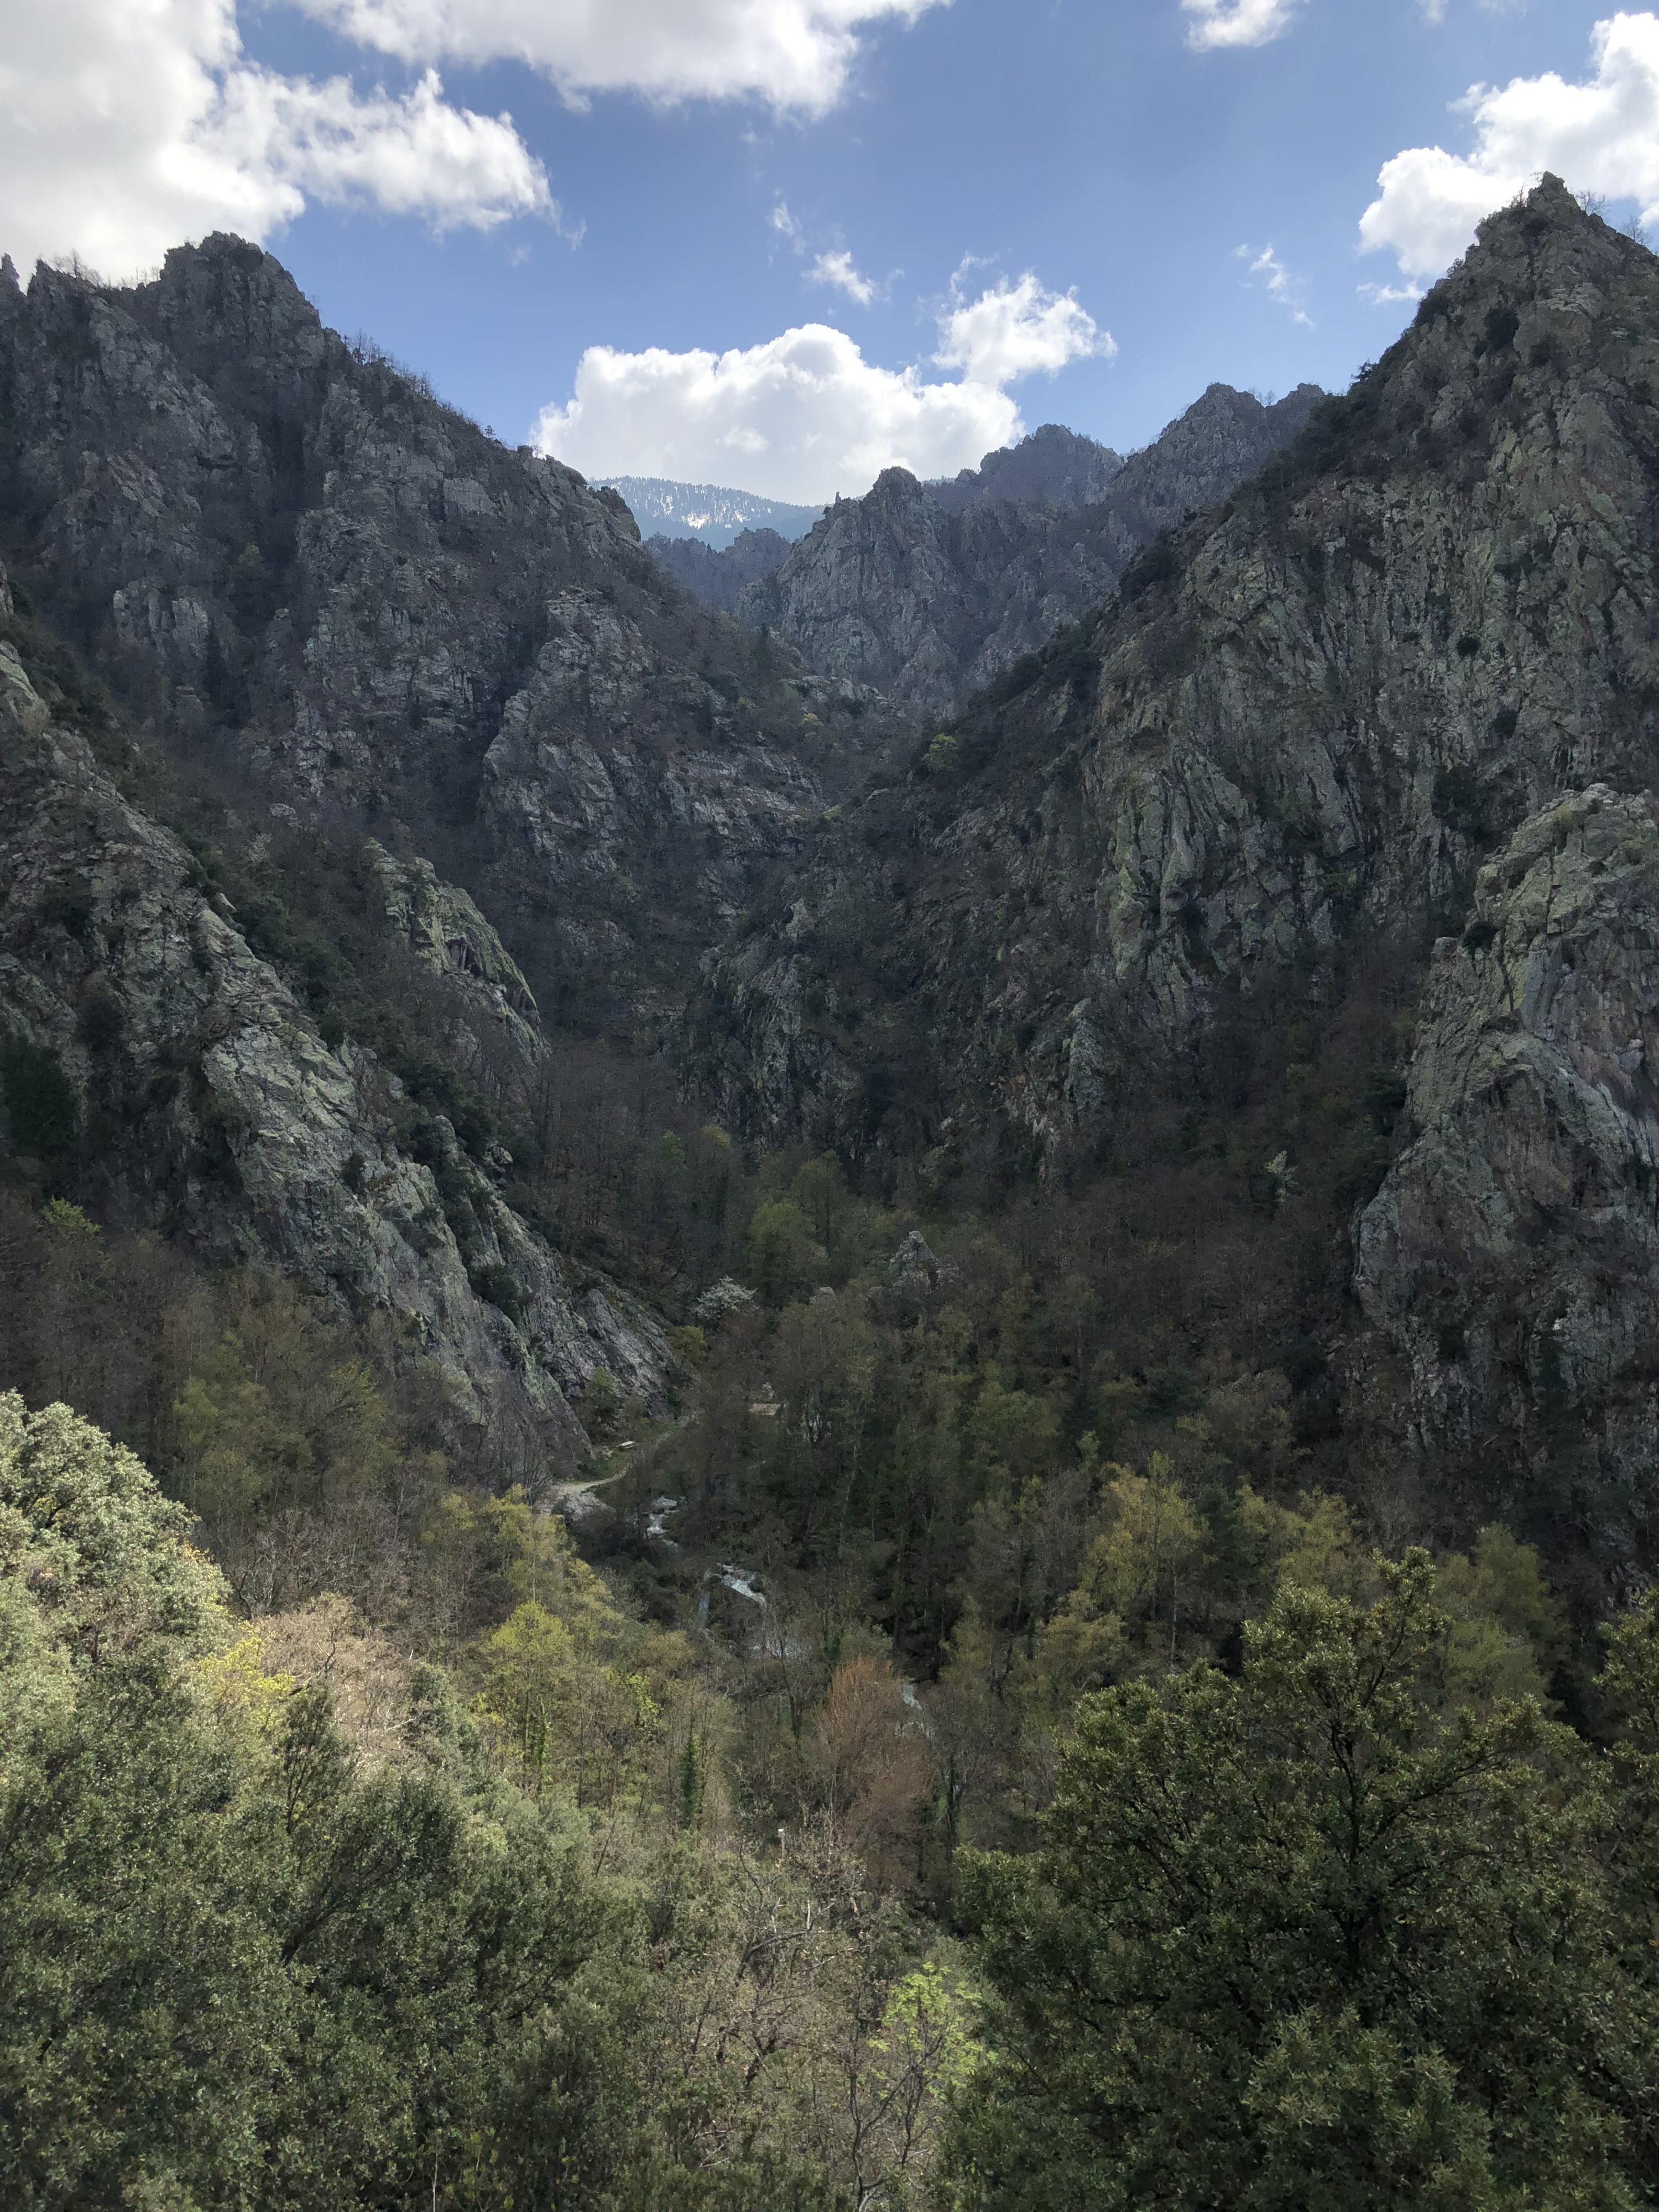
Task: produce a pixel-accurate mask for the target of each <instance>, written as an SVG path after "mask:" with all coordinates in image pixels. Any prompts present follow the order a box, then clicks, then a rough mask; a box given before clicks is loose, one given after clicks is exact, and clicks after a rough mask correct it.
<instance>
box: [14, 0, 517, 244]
mask: <svg viewBox="0 0 1659 2212" xmlns="http://www.w3.org/2000/svg"><path fill="white" fill-rule="evenodd" d="M308 197H314V198H317V199H319V200H324V201H329V202H335V203H341V202H354V201H356V202H364V201H366V202H368V203H369V204H373V205H374V206H377V207H380V208H383V209H385V210H387V211H388V212H390V213H393V214H398V215H415V216H421V217H422V218H423V219H424V220H425V221H427V222H429V223H431V224H432V225H433V226H434V227H435V228H439V229H443V228H450V227H453V226H455V225H458V224H459V225H469V226H471V227H472V228H479V229H489V228H492V227H493V226H495V224H497V223H500V222H506V221H507V220H509V219H510V218H511V217H513V216H520V215H540V216H551V217H553V218H554V219H556V218H557V213H558V210H557V208H556V204H555V203H554V201H553V199H552V198H551V197H550V193H549V191H548V185H547V178H546V174H545V173H544V170H543V168H542V167H541V164H540V163H539V162H538V161H536V160H534V158H533V157H532V155H531V154H530V152H529V150H528V149H527V148H526V146H525V144H524V143H523V141H522V140H521V139H520V137H519V136H518V134H517V132H516V131H514V130H513V125H512V121H511V118H509V117H507V116H497V117H489V116H482V115H475V114H473V113H471V111H470V110H467V109H463V108H455V107H452V106H449V104H448V103H447V101H446V100H444V99H443V97H442V87H441V84H440V82H439V81H438V79H437V77H436V76H433V75H431V74H430V73H428V75H427V76H426V77H425V78H424V79H423V80H422V82H420V83H419V84H417V85H416V87H415V88H414V89H413V90H412V91H411V92H409V93H407V94H404V95H403V96H401V97H393V96H392V95H390V94H386V93H385V92H375V93H374V94H370V95H368V97H367V98H365V97H363V96H362V95H360V94H358V93H356V91H355V90H354V89H353V88H352V87H351V86H350V85H349V83H348V82H346V81H345V80H344V79H343V78H334V79H331V80H330V81H329V82H326V83H322V84H318V83H313V82H309V81H308V80H307V79H304V78H296V77H287V76H278V75H276V74H274V73H273V72H271V71H270V70H264V69H260V68H257V67H255V66H253V65H252V64H249V63H248V62H247V61H246V59H245V58H244V57H243V54H242V50H241V45H240V40H239V39H238V37H237V32H236V17H235V9H234V0H54V4H53V5H52V6H51V7H41V8H27V9H25V8H18V9H13V10H12V11H11V13H10V18H9V21H8V24H7V28H6V36H5V42H4V45H3V47H0V210H3V214H0V224H3V235H0V246H3V247H4V248H5V249H6V250H7V251H9V252H10V253H11V254H12V256H13V258H15V260H16V261H18V262H19V263H20V264H21V265H22V266H23V267H24V268H25V269H27V267H28V265H29V264H31V263H33V261H34V260H35V259H36V258H47V259H57V258H63V257H64V256H66V255H69V254H71V253H78V254H80V255H81V256H82V258H83V259H85V260H86V261H87V262H88V263H89V264H91V265H92V266H93V267H94V268H95V269H97V270H100V271H102V272H103V273H104V274H106V275H107V276H112V277H118V276H131V275H132V274H133V273H134V272H135V271H137V270H141V269H143V268H147V267H149V266H153V265H154V264H155V263H156V262H158V261H159V260H160V259H161V256H162V254H163V253H164V252H166V250H167V247H168V246H176V245H177V244H178V243H179V240H180V239H184V238H199V237H201V236H202V235H203V234H204V233H205V232H207V231H210V230H212V229H215V228H225V229H232V230H237V231H240V232H241V233H242V234H243V235H244V236H245V237H249V238H255V239H260V238H264V237H268V236H269V235H270V234H271V233H272V232H273V231H276V230H277V229H280V228H281V227H282V226H283V224H284V223H286V222H291V221H292V220H293V218H294V217H295V216H297V215H298V214H299V213H300V212H301V210H302V208H303V207H304V205H305V204H306V201H307V198H308Z"/></svg>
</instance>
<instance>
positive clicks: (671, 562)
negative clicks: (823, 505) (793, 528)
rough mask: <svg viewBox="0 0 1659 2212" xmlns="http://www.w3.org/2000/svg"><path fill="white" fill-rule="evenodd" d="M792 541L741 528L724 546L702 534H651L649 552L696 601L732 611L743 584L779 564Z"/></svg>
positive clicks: (766, 531)
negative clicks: (707, 540) (705, 540)
mask: <svg viewBox="0 0 1659 2212" xmlns="http://www.w3.org/2000/svg"><path fill="white" fill-rule="evenodd" d="M791 543H792V541H791V540H790V539H789V538H780V537H779V535H778V533H777V532H776V531H775V530H744V531H740V532H738V536H737V537H736V538H733V539H732V543H731V544H729V545H728V546H726V548H725V549H724V550H716V549H715V548H714V546H712V545H707V544H704V543H703V541H702V538H663V537H655V538H647V539H646V541H645V550H646V551H647V553H649V554H650V556H651V557H652V559H653V561H654V562H656V563H657V566H658V567H659V568H663V569H665V570H666V572H667V573H668V574H669V575H671V577H672V578H673V579H674V580H675V582H676V583H677V584H683V585H684V586H685V588H686V590H687V591H688V592H690V594H691V596H692V598H693V599H701V600H702V604H703V605H704V606H706V607H714V608H715V609H717V610H718V611H720V613H721V614H727V615H729V614H734V613H735V612H736V611H737V605H738V599H739V597H740V596H741V594H742V592H744V588H745V587H746V586H748V585H750V584H752V583H755V582H757V581H758V580H759V579H760V578H761V577H763V576H769V575H770V574H772V573H773V571H774V569H776V568H781V567H782V566H783V563H784V562H785V561H786V560H787V558H788V556H789V547H790V544H791Z"/></svg>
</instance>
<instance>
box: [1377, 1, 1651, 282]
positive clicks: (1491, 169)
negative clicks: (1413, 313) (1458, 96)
mask: <svg viewBox="0 0 1659 2212" xmlns="http://www.w3.org/2000/svg"><path fill="white" fill-rule="evenodd" d="M1590 59H1591V64H1592V74H1591V75H1590V76H1589V78H1588V80H1587V81H1586V82H1583V83H1580V84H1570V83H1569V82H1567V81H1566V80H1565V78H1563V77H1560V76H1557V75H1556V74H1555V73H1554V72H1553V70H1552V71H1550V72H1549V73H1548V74H1547V75H1545V76H1535V77H1519V76H1518V77H1515V78H1513V79H1512V80H1511V81H1510V82H1509V83H1508V84H1506V85H1504V86H1501V87H1498V86H1493V85H1483V84H1477V85H1474V86H1472V87H1471V88H1470V89H1469V92H1468V94H1467V95H1466V97H1465V98H1464V99H1462V100H1460V101H1459V102H1458V104H1457V105H1458V109H1459V111H1460V112H1462V113H1464V114H1466V115H1467V116H1468V118H1469V119H1470V121H1471V123H1472V124H1473V125H1474V151H1473V152H1472V153H1469V154H1449V153H1447V152H1446V150H1445V149H1444V148H1443V147H1440V146H1413V147H1411V148H1408V149H1407V151H1406V152H1404V153H1401V154H1396V155H1395V157H1394V159H1393V160H1392V161H1389V162H1386V163H1385V164H1384V166H1383V171H1382V173H1381V175H1380V176H1379V177H1378V179H1377V182H1378V184H1379V185H1380V186H1381V187H1382V190H1381V191H1380V192H1379V194H1378V196H1377V197H1376V199H1375V200H1373V201H1372V203H1371V204H1370V207H1368V208H1367V209H1366V210H1365V212H1364V216H1361V218H1360V223H1359V235H1360V240H1361V243H1362V245H1363V246H1364V247H1365V248H1366V249H1367V250H1368V251H1370V250H1375V249H1376V248H1380V247H1386V248H1388V249H1389V251H1391V252H1393V254H1394V256H1395V259H1396V260H1397V261H1398V263H1399V264H1400V267H1401V272H1402V273H1403V274H1404V275H1405V276H1407V278H1409V279H1425V278H1430V277H1434V276H1439V275H1440V273H1441V272H1442V270H1444V269H1445V268H1446V266H1447V264H1449V263H1450V262H1452V261H1455V259H1456V258H1457V256H1458V255H1459V254H1460V253H1462V252H1463V251H1464V249H1465V248H1466V247H1467V246H1468V244H1469V242H1470V240H1472V239H1473V238H1474V227H1475V225H1476V223H1477V222H1480V218H1481V217H1482V216H1486V215H1490V214H1491V213H1492V210H1493V209H1494V208H1498V207H1502V206H1504V204H1505V203H1506V202H1508V201H1510V200H1512V199H1513V198H1514V197H1516V194H1517V193H1518V192H1522V191H1525V190H1526V189H1527V186H1528V185H1529V184H1530V183H1531V182H1532V181H1533V179H1534V178H1535V177H1537V176H1538V175H1539V174H1540V173H1541V171H1543V170H1545V169H1553V170H1554V171H1555V172H1556V173H1557V174H1558V175H1560V176H1564V177H1565V179H1566V180H1567V182H1568V183H1569V184H1570V185H1572V186H1573V188H1574V189H1575V190H1576V191H1584V192H1599V193H1601V194H1602V195H1603V196H1604V197H1607V198H1608V199H1633V200H1635V201H1636V202H1637V204H1638V207H1639V209H1640V210H1641V215H1642V219H1643V221H1644V222H1651V221H1653V220H1655V219H1656V218H1659V16H1655V15H1651V14H1643V15H1613V16H1609V17H1608V18H1607V19H1606V20H1605V21H1602V22H1600V23H1598V24H1597V25H1596V26H1595V30H1594V31H1593V32H1592V33H1591V37H1590Z"/></svg>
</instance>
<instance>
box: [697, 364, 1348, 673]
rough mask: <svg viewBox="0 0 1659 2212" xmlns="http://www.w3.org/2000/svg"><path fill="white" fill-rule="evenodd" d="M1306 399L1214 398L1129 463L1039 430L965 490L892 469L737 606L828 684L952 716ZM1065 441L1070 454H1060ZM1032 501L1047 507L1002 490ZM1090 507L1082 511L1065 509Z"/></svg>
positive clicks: (1091, 597)
mask: <svg viewBox="0 0 1659 2212" xmlns="http://www.w3.org/2000/svg"><path fill="white" fill-rule="evenodd" d="M1317 397H1318V394H1317V392H1316V391H1315V390H1314V389H1313V387H1312V386H1304V388H1303V389H1302V390H1301V391H1299V392H1293V393H1291V396H1290V397H1289V398H1285V399H1282V400H1280V401H1279V404H1277V406H1275V407H1272V408H1264V407H1263V406H1262V405H1261V404H1260V402H1259V401H1257V400H1255V399H1253V398H1251V397H1250V396H1249V393H1247V392H1234V391H1232V390H1231V389H1230V388H1229V387H1228V386H1225V385H1212V386H1211V387H1210V389H1209V391H1208V392H1206V393H1205V395H1204V397H1203V398H1201V399H1200V400H1198V401H1197V402H1196V403H1195V404H1194V405H1193V406H1192V407H1190V408H1188V410H1187V412H1186V414H1185V415H1183V416H1182V417H1181V419H1180V420H1179V421H1178V422H1173V423H1171V424H1170V428H1168V429H1167V430H1166V431H1165V432H1164V435H1163V436H1162V437H1160V438H1159V439H1158V440H1157V441H1156V442H1155V443H1154V444H1152V445H1151V446H1149V447H1146V449H1145V451H1144V452H1142V453H1137V454H1135V455H1134V456H1133V458H1132V459H1130V460H1128V461H1127V462H1123V463H1121V464H1119V463H1118V459H1117V456H1116V455H1115V454H1111V453H1108V451H1107V449H1106V448H1104V447H1094V448H1093V453H1094V454H1095V456H1097V459H1095V460H1094V461H1093V462H1092V463H1091V465H1088V466H1085V465H1084V463H1083V461H1081V460H1080V459H1079V456H1078V454H1077V453H1076V451H1075V450H1074V449H1075V447H1078V446H1080V445H1090V444H1091V442H1092V441H1084V440H1074V439H1073V438H1072V434H1071V433H1069V432H1066V433H1057V434H1056V435H1055V437H1054V438H1050V437H1049V436H1048V433H1046V432H1040V433H1038V434H1037V437H1036V440H1033V441H1027V444H1028V445H1030V444H1038V445H1040V446H1041V447H1042V450H1041V451H1040V452H1039V453H1036V454H1035V455H1029V454H1027V452H1026V447H1025V446H1021V447H1016V448H1014V449H1013V451H1012V453H1009V454H1007V455H1006V456H1005V455H1000V454H991V455H988V456H987V459H986V463H985V465H984V467H983V469H981V471H979V472H978V477H977V479H976V480H974V481H972V482H971V483H969V482H967V481H965V480H964V478H963V477H958V478H957V481H956V482H955V483H953V484H951V485H945V486H939V485H933V484H923V483H918V482H917V480H916V478H915V477H913V476H911V475H910V474H909V473H908V471H905V470H903V469H888V470H885V471H884V472H883V474H882V475H881V477H879V478H878V481H877V483H876V484H875V487H874V489H872V490H871V491H869V492H867V493H866V495H865V496H864V497H863V498H862V499H858V500H842V501H838V502H837V504H836V506H835V507H832V508H831V509H829V512H828V513H826V514H825V515H824V516H823V519H822V520H820V521H818V522H817V523H815V524H814V525H813V526H812V528H811V530H810V531H809V532H807V534H806V536H805V538H802V539H801V540H800V542H799V544H797V545H796V546H795V547H794V548H793V550H792V551H791V552H790V554H789V555H788V557H787V559H786V560H785V561H783V562H781V564H780V565H779V567H778V568H777V569H776V571H775V574H772V575H771V576H769V577H767V578H764V579H763V580H760V581H758V582H757V583H754V584H752V585H750V586H748V587H747V588H746V589H745V590H744V591H743V592H740V593H739V594H738V599H737V601H736V605H737V611H738V614H739V615H740V616H741V617H743V618H744V620H745V621H747V622H750V623H767V624H769V626H770V627H771V628H772V629H774V630H775V631H776V632H777V634H778V635H781V637H783V638H785V639H787V641H789V642H790V643H791V644H792V645H793V646H795V647H798V648H799V651H800V653H801V654H802V655H803V657H804V658H805V660H806V661H807V662H808V664H809V665H811V666H812V667H814V668H816V669H818V670H820V671H823V674H825V675H826V676H832V677H838V678H843V679H845V680H847V681H849V682H854V683H859V684H872V685H875V686H877V687H878V688H879V689H880V690H883V691H884V692H885V693H886V694H888V695H889V696H891V697H892V698H893V699H894V700H895V701H897V702H903V703H905V704H907V705H908V706H910V707H913V708H921V709H926V710H927V711H929V712H932V713H945V712H948V711H949V710H950V709H951V707H952V706H953V705H954V704H955V703H956V702H957V701H958V700H960V699H961V698H963V697H965V696H967V695H968V693H969V692H970V691H971V690H973V689H975V687H977V686H980V685H982V684H986V683H987V682H989V681H990V680H992V679H993V678H995V677H996V676H998V675H1000V673H1001V672H1002V671H1004V670H1005V669H1006V668H1007V667H1008V666H1010V665H1012V663H1013V662H1014V661H1015V660H1017V659H1018V658H1019V657H1020V656H1021V655H1022V654H1023V653H1029V652H1030V651H1032V650H1033V649H1034V648H1035V647H1037V646H1040V645H1041V644H1042V642H1043V641H1044V640H1045V639H1046V638H1048V637H1049V636H1051V635H1053V633H1054V631H1055V630H1057V629H1060V628H1061V627H1062V626H1063V625H1064V624H1066V623H1070V622H1073V621H1075V620H1076V619H1077V617H1079V615H1081V614H1082V613H1083V612H1084V611H1085V609H1087V608H1089V607H1091V606H1093V605H1096V604H1097V602H1098V601H1099V600H1100V599H1103V598H1104V597H1105V595H1106V593H1107V592H1109V590H1110V589H1111V587H1112V586H1113V585H1114V584H1115V581H1116V580H1117V578H1118V577H1119V575H1120V574H1121V573H1122V571H1123V568H1124V566H1125V564H1126V562H1128V561H1129V560H1130V559H1132V558H1133V556H1134V555H1135V554H1136V553H1137V552H1138V551H1139V550H1140V549H1141V547H1142V546H1144V545H1146V544H1148V543H1149V541H1150V540H1151V539H1152V538H1154V537H1155V536H1156V535H1157V533H1158V532H1159V531H1160V530H1161V529H1164V527H1166V526H1168V525H1169V524H1170V523H1173V522H1178V521H1180V520H1182V517H1184V516H1185V515H1186V514H1187V513H1188V511H1189V510H1190V509H1192V508H1194V507H1207V506H1209V505H1210V504H1211V503H1212V501H1215V500H1218V499H1219V498H1222V497H1223V496H1224V495H1225V494H1226V493H1228V492H1229V491H1231V489H1233V487H1234V485H1235V484H1237V483H1238V482H1239V481H1240V480H1241V478H1243V477H1246V476H1248V475H1249V474H1250V473H1251V472H1252V471H1254V470H1255V468H1257V467H1259V466H1260V465H1261V462H1262V461H1264V460H1265V459H1267V456H1268V455H1269V454H1270V453H1273V452H1275V451H1276V450H1277V449H1278V448H1279V447H1280V446H1282V445H1283V444H1284V443H1285V441H1287V440H1288V439H1289V438H1291V436H1292V435H1294V434H1295V433H1296V432H1297V430H1298V429H1300V428H1301V427H1302V425H1303V423H1304V422H1305V421H1306V420H1307V416H1308V411H1309V410H1310V407H1311V405H1312V404H1313V402H1314V400H1315V399H1316V398H1317ZM1059 439H1066V440H1070V441H1071V444H1070V446H1068V447H1065V448H1064V449H1063V450H1061V451H1060V452H1058V453H1056V452H1053V451H1051V450H1050V448H1051V447H1054V446H1055V444H1056V442H1057V441H1058V440H1059ZM1028 485H1029V486H1030V487H1033V488H1034V489H1036V490H1037V492H1038V494H1039V496H1040V497H1041V498H1042V500H1044V501H1047V500H1048V499H1049V498H1050V496H1051V495H1054V494H1060V495H1064V496H1061V497H1058V498H1054V503H1053V504H1052V505H1050V504H1038V503H1034V502H1033V501H1029V500H1026V499H1024V497H1023V496H1022V497H1019V498H1010V497H1008V496H1007V495H1006V491H1007V490H1008V489H1015V488H1018V489H1019V491H1020V492H1021V493H1022V494H1023V492H1024V488H1025V487H1026V486H1028ZM1076 491H1087V492H1090V493H1091V494H1094V495H1095V496H1093V497H1092V499H1091V501H1089V502H1088V503H1076V502H1074V501H1073V500H1072V499H1071V498H1070V496H1069V495H1070V494H1071V493H1073V492H1076Z"/></svg>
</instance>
